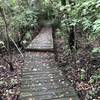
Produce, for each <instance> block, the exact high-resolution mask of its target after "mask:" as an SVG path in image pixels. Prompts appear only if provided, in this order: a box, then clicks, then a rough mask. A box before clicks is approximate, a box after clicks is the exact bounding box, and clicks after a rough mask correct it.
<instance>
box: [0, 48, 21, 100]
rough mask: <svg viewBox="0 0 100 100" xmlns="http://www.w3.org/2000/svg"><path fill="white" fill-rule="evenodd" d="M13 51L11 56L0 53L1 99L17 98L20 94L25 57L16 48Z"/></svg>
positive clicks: (10, 99) (13, 99)
mask: <svg viewBox="0 0 100 100" xmlns="http://www.w3.org/2000/svg"><path fill="white" fill-rule="evenodd" d="M12 52H13V54H11V58H10V56H8V55H7V54H4V55H3V56H2V54H0V100H17V99H18V97H19V94H20V85H21V83H20V78H21V67H22V66H23V58H22V57H21V56H20V54H18V53H16V52H15V51H14V50H13V51H12ZM3 53H4V51H3ZM5 53H6V52H5Z"/></svg>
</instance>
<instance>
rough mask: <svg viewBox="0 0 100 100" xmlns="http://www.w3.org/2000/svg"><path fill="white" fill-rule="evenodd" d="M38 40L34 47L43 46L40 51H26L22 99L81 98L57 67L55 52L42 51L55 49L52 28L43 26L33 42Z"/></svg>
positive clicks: (57, 99)
mask: <svg viewBox="0 0 100 100" xmlns="http://www.w3.org/2000/svg"><path fill="white" fill-rule="evenodd" d="M45 32H46V33H45ZM49 32H50V34H49ZM48 34H49V35H48ZM46 35H48V36H46ZM41 36H42V39H41ZM49 36H50V37H49ZM47 37H48V38H47ZM38 39H39V40H38ZM40 39H41V40H40ZM49 39H50V40H49ZM36 40H37V41H38V42H39V43H38V42H37V44H38V45H37V46H36V45H35V46H34V47H33V45H32V48H33V50H34V49H37V50H38V47H41V48H39V52H35V51H33V52H29V51H28V52H26V53H25V62H24V66H23V68H22V72H23V75H22V86H21V96H20V100H79V98H78V96H77V94H76V92H75V90H74V88H73V87H72V86H71V84H70V82H69V81H68V80H66V78H65V77H64V75H63V73H62V72H61V70H60V69H59V68H58V67H57V64H56V61H55V56H54V53H52V52H48V51H47V52H46V51H45V52H40V50H41V49H43V50H44V48H45V50H49V49H53V38H52V29H51V28H43V30H42V31H41V32H40V34H39V35H38V36H37V37H36V39H34V40H33V41H32V43H33V44H34V43H36ZM34 41H35V42H34ZM40 41H41V42H40ZM44 41H45V42H44ZM46 43H47V44H46ZM44 44H45V45H44ZM48 44H49V46H48ZM43 46H44V47H43ZM29 47H30V49H32V48H31V46H29ZM29 47H28V49H29Z"/></svg>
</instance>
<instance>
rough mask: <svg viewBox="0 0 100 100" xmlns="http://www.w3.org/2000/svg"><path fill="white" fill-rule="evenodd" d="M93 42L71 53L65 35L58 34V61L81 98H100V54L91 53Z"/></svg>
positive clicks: (96, 99) (87, 99) (93, 99)
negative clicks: (94, 55)
mask: <svg viewBox="0 0 100 100" xmlns="http://www.w3.org/2000/svg"><path fill="white" fill-rule="evenodd" d="M96 43H98V40H96V41H95V42H93V43H92V44H89V45H85V46H83V45H82V44H81V48H80V49H79V50H78V51H77V53H73V54H71V53H70V50H69V49H68V47H67V49H65V48H66V43H65V42H64V38H63V37H59V36H56V39H55V44H56V48H57V51H56V52H57V54H56V55H57V61H58V64H59V67H60V68H61V69H62V70H63V72H64V73H65V75H66V77H67V78H68V79H69V80H70V82H71V83H72V84H73V86H74V87H75V89H76V91H77V93H78V95H79V97H80V99H81V100H100V55H96V57H93V56H92V55H91V50H92V47H95V44H96Z"/></svg>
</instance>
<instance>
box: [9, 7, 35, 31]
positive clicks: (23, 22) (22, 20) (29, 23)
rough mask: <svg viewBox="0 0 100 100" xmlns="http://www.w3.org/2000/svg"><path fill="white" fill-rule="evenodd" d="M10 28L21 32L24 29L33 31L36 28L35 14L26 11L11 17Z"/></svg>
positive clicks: (28, 10)
mask: <svg viewBox="0 0 100 100" xmlns="http://www.w3.org/2000/svg"><path fill="white" fill-rule="evenodd" d="M11 25H12V27H14V30H17V31H18V30H21V29H22V28H24V29H25V30H29V29H32V28H33V29H34V28H35V27H36V26H37V16H36V13H34V12H33V11H31V10H30V9H27V10H25V11H23V12H22V13H19V14H18V15H16V16H14V17H12V22H11Z"/></svg>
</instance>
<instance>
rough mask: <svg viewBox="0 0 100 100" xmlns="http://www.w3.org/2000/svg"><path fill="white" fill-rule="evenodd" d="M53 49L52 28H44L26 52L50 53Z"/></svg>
mask: <svg viewBox="0 0 100 100" xmlns="http://www.w3.org/2000/svg"><path fill="white" fill-rule="evenodd" d="M53 48H54V46H53V38H52V28H51V27H45V28H43V29H42V30H41V32H40V33H39V35H37V36H36V38H35V39H34V40H33V41H32V42H31V44H30V45H29V46H28V47H27V48H26V50H36V51H52V50H53Z"/></svg>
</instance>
